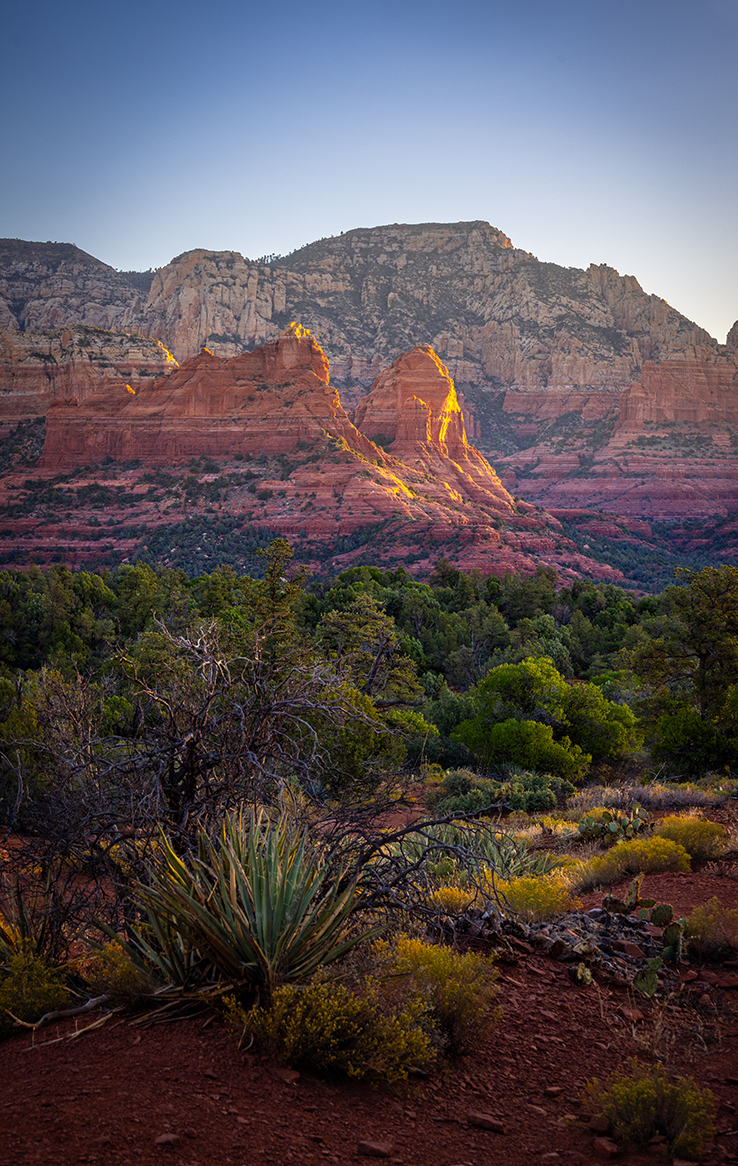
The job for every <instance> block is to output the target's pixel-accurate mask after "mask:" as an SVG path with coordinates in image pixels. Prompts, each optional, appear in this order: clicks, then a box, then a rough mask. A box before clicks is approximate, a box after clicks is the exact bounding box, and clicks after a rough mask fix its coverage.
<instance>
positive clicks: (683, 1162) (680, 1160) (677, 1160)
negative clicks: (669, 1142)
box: [671, 1158, 697, 1166]
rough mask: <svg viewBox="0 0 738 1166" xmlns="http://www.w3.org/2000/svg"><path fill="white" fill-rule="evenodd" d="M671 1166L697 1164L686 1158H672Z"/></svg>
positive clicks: (692, 1165) (693, 1165) (694, 1165)
mask: <svg viewBox="0 0 738 1166" xmlns="http://www.w3.org/2000/svg"><path fill="white" fill-rule="evenodd" d="M671 1166H697V1163H696V1162H689V1161H688V1160H687V1159H686V1158H672V1160H671Z"/></svg>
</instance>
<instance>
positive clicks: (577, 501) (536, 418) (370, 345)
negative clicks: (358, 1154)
mask: <svg viewBox="0 0 738 1166" xmlns="http://www.w3.org/2000/svg"><path fill="white" fill-rule="evenodd" d="M0 266H1V267H2V278H1V279H0V324H2V325H3V326H4V327H5V328H6V330H9V331H10V332H18V331H26V332H29V331H37V330H47V329H50V328H59V327H61V326H63V325H69V324H84V325H87V326H94V327H100V328H105V329H108V330H112V331H120V332H126V333H130V332H136V333H140V334H141V335H143V336H147V337H150V338H153V339H156V340H158V341H160V342H161V343H162V344H163V345H165V346H166V348H167V349H168V350H169V351H170V352H171V353H172V354H173V355H174V357H175V358H176V359H177V360H179V361H187V360H188V359H190V358H191V357H193V356H195V355H197V353H199V352H200V350H201V348H202V347H207V348H208V349H210V351H211V352H212V353H213V354H214V355H216V356H219V357H233V356H236V355H238V354H240V353H241V352H243V351H245V350H250V349H252V348H254V347H256V346H260V345H263V344H264V343H268V342H271V341H273V340H275V339H276V338H277V336H278V335H279V334H280V333H281V332H282V330H283V329H284V327H285V326H286V325H287V324H288V323H289V322H290V320H293V319H299V320H300V321H302V322H303V323H304V324H305V326H307V327H308V328H309V329H310V330H311V331H312V332H313V333H314V334H315V335H316V336H318V337H319V338H320V340H321V344H322V345H323V348H324V350H325V353H326V355H327V357H328V359H329V361H330V364H331V370H332V379H333V383H334V384H335V385H336V386H337V388H338V389H339V392H340V395H341V400H342V401H343V403H344V405H345V406H346V407H348V408H350V407H352V406H356V405H357V404H358V402H359V401H360V400H361V397H362V396H364V395H365V394H366V392H367V390H368V389H369V387H370V385H371V384H372V383H373V382H374V380H375V378H376V377H377V376H378V375H379V373H380V372H381V371H382V370H383V369H386V368H388V367H389V366H390V365H391V364H392V363H393V362H394V361H395V360H396V359H397V357H398V356H400V355H401V354H402V353H403V352H407V351H408V350H411V349H413V348H416V347H419V346H421V347H422V346H424V345H428V346H431V347H432V348H433V350H434V352H435V353H437V355H438V357H439V359H440V360H442V361H443V362H444V363H445V364H446V366H447V367H448V369H449V372H450V374H451V376H452V377H453V379H454V381H455V383H456V386H457V389H458V392H459V400H460V403H461V406H462V409H463V411H464V416H465V420H466V424H467V428H468V430H469V432H470V433H471V435H472V437H473V438H474V440H475V441H476V443H477V444H478V446H479V447H480V449H481V450H483V451H484V453H485V454H486V455H487V456H488V457H490V458H491V459H492V461H493V462H494V464H495V466H497V468H498V469H499V471H500V473H501V475H502V477H503V480H504V482H505V483H506V484H507V485H508V486H509V488H510V489H512V490H515V491H516V492H517V493H518V494H520V495H521V496H523V497H526V498H529V499H530V500H532V501H535V502H537V503H539V504H540V505H545V506H548V507H595V508H600V509H605V510H609V511H611V512H613V513H619V514H626V515H638V516H645V517H662V518H663V517H672V518H673V517H682V516H684V515H685V514H691V515H695V516H698V515H713V514H718V515H721V514H722V515H725V514H729V513H733V512H736V511H738V490H737V489H736V487H735V482H736V481H738V461H736V449H737V448H738V427H736V416H735V408H734V407H733V405H732V404H731V402H732V401H733V400H734V399H735V397H736V391H737V390H738V326H737V327H736V328H734V329H733V330H732V332H731V335H730V337H729V338H728V344H727V345H725V346H720V345H718V344H717V342H716V341H715V340H713V338H712V337H710V336H709V335H708V334H707V333H706V332H705V331H704V330H702V329H700V328H698V327H697V325H695V324H693V323H692V322H690V321H689V320H687V319H686V318H685V317H684V316H682V315H680V313H678V312H677V311H675V310H674V309H673V308H671V307H670V306H669V305H668V304H667V303H665V301H664V300H662V299H660V298H659V297H657V296H652V295H647V294H646V293H645V292H643V291H642V289H641V288H640V285H639V284H638V282H637V280H636V279H635V278H634V277H632V276H620V275H618V273H617V272H616V271H614V270H613V269H612V268H610V267H607V266H605V265H600V266H595V265H592V266H590V267H589V268H588V270H587V271H582V270H578V269H576V268H564V267H560V266H558V265H556V264H552V263H544V262H541V261H539V260H538V259H536V258H535V257H534V256H533V255H531V254H529V253H528V252H525V251H521V250H519V249H517V248H515V247H513V245H512V243H511V242H510V240H509V239H508V238H507V236H506V235H504V234H503V233H502V232H501V231H499V230H496V229H495V228H493V227H491V226H490V225H489V224H488V223H484V222H471V223H453V224H438V223H426V224H419V225H393V226H385V227H376V228H369V229H359V230H354V231H348V232H346V234H344V235H340V236H337V237H335V238H331V239H323V240H320V241H318V242H315V243H311V244H309V245H308V246H306V247H303V248H301V249H299V250H298V251H295V252H293V253H292V254H291V255H288V256H284V257H277V258H275V259H273V260H271V261H270V262H268V263H264V262H254V261H251V260H248V259H244V258H243V256H241V255H240V254H239V253H238V252H235V251H234V252H213V251H205V250H195V251H189V252H187V253H185V254H184V255H181V256H178V257H177V258H176V259H174V260H173V261H172V262H171V263H170V264H168V265H167V266H166V267H164V268H161V269H160V270H159V271H157V272H156V273H139V274H136V273H121V272H115V271H113V270H112V269H111V268H109V267H106V265H105V264H102V263H100V262H99V261H97V260H95V259H94V258H93V257H92V256H89V255H86V254H85V253H84V252H82V251H79V249H77V248H74V247H72V246H71V245H69V244H30V243H22V242H20V241H18V240H6V241H4V242H3V243H1V244H0ZM37 347H38V346H37ZM42 371H43V370H42ZM7 383H8V379H7V376H5V375H4V374H3V373H2V372H1V371H0V386H3V387H6V386H7ZM6 391H7V388H6Z"/></svg>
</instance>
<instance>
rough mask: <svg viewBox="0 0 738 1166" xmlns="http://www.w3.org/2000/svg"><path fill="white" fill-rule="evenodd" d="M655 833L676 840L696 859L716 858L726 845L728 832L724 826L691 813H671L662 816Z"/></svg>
mask: <svg viewBox="0 0 738 1166" xmlns="http://www.w3.org/2000/svg"><path fill="white" fill-rule="evenodd" d="M655 833H656V834H658V835H659V837H660V838H671V840H672V841H673V842H678V843H679V844H680V845H681V846H683V847H684V849H685V850H686V851H687V854H689V856H690V857H691V858H696V859H697V860H698V861H700V860H702V859H707V858H717V857H718V856H719V855H720V854H722V853H723V851H724V850H725V849H726V847H727V838H728V833H727V831H726V829H725V827H724V826H720V825H719V824H718V823H717V822H708V821H707V820H706V819H705V818H698V817H696V816H692V815H690V816H688V817H686V816H685V817H681V816H680V815H678V814H672V815H671V816H670V817H668V818H662V820H661V821H660V822H659V823H658V824H657V826H656V830H655Z"/></svg>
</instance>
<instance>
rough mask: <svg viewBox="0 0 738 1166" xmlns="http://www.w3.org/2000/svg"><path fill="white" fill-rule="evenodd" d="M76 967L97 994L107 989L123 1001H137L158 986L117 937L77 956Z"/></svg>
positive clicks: (129, 1002)
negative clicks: (116, 939) (78, 957)
mask: <svg viewBox="0 0 738 1166" xmlns="http://www.w3.org/2000/svg"><path fill="white" fill-rule="evenodd" d="M75 969H76V971H77V972H78V974H79V975H80V976H82V978H83V979H84V981H85V983H86V984H87V985H88V987H89V988H90V989H91V991H92V992H93V993H94V994H95V995H102V994H103V993H105V994H106V995H108V996H110V997H111V998H112V999H113V1000H116V1001H119V1002H120V1003H122V1004H127V1005H135V1004H137V1003H138V1002H139V1001H140V1000H141V998H142V997H143V996H146V995H147V994H148V993H150V992H151V991H153V988H154V984H153V982H152V979H151V977H150V976H148V975H146V973H145V972H144V971H143V970H142V969H141V967H140V966H137V964H136V963H134V961H133V960H132V959H131V957H130V956H129V955H128V953H127V952H126V951H125V950H124V947H123V944H121V943H119V942H117V941H115V940H114V941H113V942H112V943H107V944H105V946H104V947H101V948H99V949H97V950H96V951H88V952H86V953H85V954H84V955H83V956H82V957H81V958H80V959H78V960H75Z"/></svg>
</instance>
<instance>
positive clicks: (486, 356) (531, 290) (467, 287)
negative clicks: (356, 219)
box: [142, 222, 716, 391]
mask: <svg viewBox="0 0 738 1166" xmlns="http://www.w3.org/2000/svg"><path fill="white" fill-rule="evenodd" d="M298 314H299V316H300V319H304V320H305V323H306V324H307V326H308V327H310V328H311V329H312V330H313V331H314V332H316V333H317V334H318V335H320V336H321V337H322V338H324V344H325V349H326V352H327V354H328V357H329V359H330V362H331V368H332V370H333V377H334V379H335V380H336V382H337V383H339V384H340V385H341V386H342V388H345V389H346V390H349V391H350V390H353V391H357V390H362V389H365V388H367V387H368V385H369V384H370V383H371V381H372V380H373V379H374V378H375V377H376V375H377V373H378V372H379V371H380V370H381V368H384V367H386V366H387V365H388V364H389V363H391V361H392V360H394V359H395V358H396V357H397V355H398V354H399V353H400V352H403V351H406V350H407V349H409V348H412V347H415V346H417V345H419V344H421V345H422V344H428V345H431V346H432V347H433V349H434V351H436V352H437V353H438V354H439V356H440V357H441V359H442V360H444V362H445V363H446V364H447V365H448V367H449V370H450V372H451V375H452V376H453V377H454V379H455V381H456V382H457V383H459V384H463V385H478V386H483V387H485V388H488V389H489V388H499V389H502V388H505V389H513V388H516V389H521V390H523V391H531V390H533V391H536V390H539V389H567V390H571V389H572V388H578V387H581V388H586V389H588V390H592V389H598V388H605V389H610V390H612V389H615V388H620V389H624V388H625V387H626V386H627V385H628V384H630V383H631V381H632V380H634V379H635V375H637V373H638V372H639V371H640V368H641V366H642V363H643V361H644V360H647V359H657V360H658V359H661V357H662V356H664V355H674V354H675V353H677V352H689V353H690V354H702V353H703V352H707V351H713V350H715V348H716V345H715V342H714V341H713V340H712V339H711V337H709V336H708V335H707V333H706V332H704V331H702V330H701V329H699V328H697V327H696V326H695V325H694V324H692V323H690V321H688V320H686V319H685V318H684V317H683V316H680V315H679V313H678V312H675V311H674V310H673V309H672V308H670V307H669V306H668V304H666V303H665V302H664V301H663V300H660V299H659V298H658V297H656V296H648V295H646V294H645V293H644V292H643V291H642V290H641V288H640V286H639V284H638V282H637V280H635V279H634V278H632V277H629V276H628V277H621V276H619V275H618V274H617V272H615V271H613V270H612V269H611V268H608V267H606V266H600V267H596V266H591V267H590V268H589V270H588V271H579V270H577V269H574V268H563V267H559V266H557V265H556V264H552V263H541V262H539V260H537V259H535V258H534V256H532V255H530V254H528V253H527V252H524V251H520V250H517V249H516V248H514V247H513V246H512V243H511V242H510V240H509V239H508V238H507V236H505V235H503V234H502V232H500V231H498V230H496V229H495V228H493V227H490V226H489V224H488V223H484V222H473V223H453V224H437V223H428V224H421V225H418V226H408V225H396V226H388V227H376V228H371V229H366V230H355V231H349V232H347V233H346V234H345V235H341V236H339V237H337V238H333V239H325V240H321V241H320V242H318V243H312V244H310V245H309V246H307V247H303V248H301V249H300V250H299V251H296V252H294V253H293V254H292V255H289V256H287V257H285V258H280V259H279V260H277V261H276V262H275V263H273V264H271V265H263V264H257V263H253V262H250V261H249V260H245V259H244V258H243V257H242V256H241V255H239V254H238V253H237V252H209V251H191V252H188V253H187V254H185V255H183V256H181V257H179V258H178V259H177V260H174V261H173V262H172V263H171V264H169V265H168V266H167V267H165V268H162V269H161V270H160V271H159V272H158V273H157V275H156V277H155V279H154V282H153V284H152V287H151V292H150V295H149V299H148V303H147V305H146V309H145V312H144V314H143V320H142V323H143V324H144V325H145V330H146V331H147V332H148V334H149V335H156V336H158V337H160V338H161V339H162V340H164V342H165V343H167V344H168V346H169V347H170V348H171V350H172V351H173V352H174V354H175V355H176V356H178V357H186V356H190V355H192V354H193V353H194V352H196V351H198V350H199V348H200V347H201V346H202V345H207V346H208V347H209V348H211V349H212V350H213V351H216V352H221V353H222V354H223V355H233V354H235V353H236V352H237V351H240V350H241V349H243V348H244V347H250V346H252V345H254V344H260V343H263V342H264V340H270V339H273V338H274V336H275V335H276V334H277V332H278V331H279V330H280V329H281V327H283V326H284V323H285V322H286V320H287V319H288V318H289V317H290V316H295V315H298Z"/></svg>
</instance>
